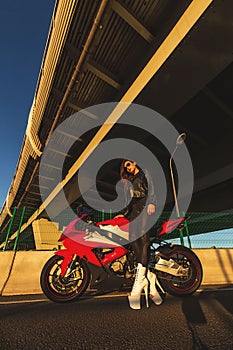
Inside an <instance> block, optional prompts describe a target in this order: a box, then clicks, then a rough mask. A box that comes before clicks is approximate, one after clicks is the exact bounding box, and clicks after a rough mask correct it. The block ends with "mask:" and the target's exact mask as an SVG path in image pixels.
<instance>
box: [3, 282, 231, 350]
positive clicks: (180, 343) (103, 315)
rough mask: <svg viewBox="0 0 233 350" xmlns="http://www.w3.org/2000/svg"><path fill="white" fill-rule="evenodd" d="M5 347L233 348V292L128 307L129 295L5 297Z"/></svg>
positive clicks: (205, 293)
mask: <svg viewBox="0 0 233 350" xmlns="http://www.w3.org/2000/svg"><path fill="white" fill-rule="evenodd" d="M0 310H1V311H0V349H1V350H7V349H16V350H21V349H24V350H27V349H30V350H32V349H43V350H48V349H59V350H70V349H75V350H79V349H85V350H89V349H93V350H95V349H98V350H114V349H118V350H121V349H124V350H137V349H140V350H142V349H145V350H146V349H149V350H150V349H153V350H156V349H159V350H170V349H172V350H173V349H174V350H175V349H179V350H182V349H184V350H197V349H198V350H199V349H215V350H220V349H221V350H232V349H233V289H232V288H229V289H221V288H219V289H210V290H204V291H202V292H197V293H195V295H193V296H190V297H186V298H177V297H172V296H169V295H168V296H167V297H166V300H165V302H164V303H163V304H162V305H161V306H155V305H154V304H152V305H150V308H149V309H147V308H146V307H145V305H143V307H142V309H141V310H131V309H130V308H129V307H128V302H127V298H126V295H125V294H124V293H121V294H119V293H118V294H116V293H112V294H105V295H102V296H98V297H93V296H92V297H88V298H83V299H82V300H79V301H77V302H75V303H72V304H65V305H61V304H56V303H53V302H51V301H48V300H47V299H46V298H45V297H44V296H43V295H40V296H24V297H22V296H20V297H0Z"/></svg>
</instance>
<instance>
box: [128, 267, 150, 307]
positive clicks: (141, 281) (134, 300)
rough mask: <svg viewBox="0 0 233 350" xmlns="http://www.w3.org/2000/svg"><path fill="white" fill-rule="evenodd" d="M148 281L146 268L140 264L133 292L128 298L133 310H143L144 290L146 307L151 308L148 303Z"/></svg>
mask: <svg viewBox="0 0 233 350" xmlns="http://www.w3.org/2000/svg"><path fill="white" fill-rule="evenodd" d="M148 284H149V283H148V280H147V278H146V267H144V266H142V264H140V263H139V264H138V266H137V272H136V277H135V281H134V284H133V288H132V291H131V293H130V295H129V296H128V300H129V306H130V307H131V308H132V309H137V310H138V309H141V294H142V291H143V290H144V292H145V297H146V306H147V307H149V303H148Z"/></svg>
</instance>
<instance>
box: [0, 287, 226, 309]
mask: <svg viewBox="0 0 233 350" xmlns="http://www.w3.org/2000/svg"><path fill="white" fill-rule="evenodd" d="M226 291H233V288H231V287H230V288H229V287H224V288H221V289H219V288H213V289H211V288H208V289H207V288H200V289H198V290H197V291H196V292H195V293H203V292H210V293H211V292H226ZM127 295H128V293H120V294H119V293H118V294H105V295H89V296H88V295H86V296H84V297H82V298H81V299H80V300H86V299H104V298H115V297H116V298H119V297H126V296H127ZM194 295H195V294H194ZM41 302H50V300H49V299H29V300H27V299H26V300H14V301H0V305H10V304H24V303H41Z"/></svg>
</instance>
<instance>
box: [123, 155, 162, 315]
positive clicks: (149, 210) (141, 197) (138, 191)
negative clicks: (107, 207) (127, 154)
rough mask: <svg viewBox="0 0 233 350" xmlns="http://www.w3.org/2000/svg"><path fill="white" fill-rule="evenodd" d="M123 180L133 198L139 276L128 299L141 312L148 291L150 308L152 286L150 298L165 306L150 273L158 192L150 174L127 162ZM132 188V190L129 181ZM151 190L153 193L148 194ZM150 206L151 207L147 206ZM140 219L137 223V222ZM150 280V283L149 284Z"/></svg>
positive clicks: (130, 209) (131, 214)
mask: <svg viewBox="0 0 233 350" xmlns="http://www.w3.org/2000/svg"><path fill="white" fill-rule="evenodd" d="M120 176H121V179H122V180H123V181H124V189H125V195H126V196H130V198H129V199H130V203H129V206H128V215H129V219H130V225H129V238H130V241H131V242H132V247H133V250H134V253H135V256H136V260H137V263H138V264H137V272H136V277H135V281H134V284H133V288H132V291H131V293H130V295H129V296H128V300H129V305H130V307H131V308H132V309H140V308H141V303H140V299H141V293H142V291H143V290H144V292H145V296H146V305H147V307H148V306H149V304H148V286H149V282H150V298H151V299H152V300H153V302H154V303H155V304H156V305H160V304H161V303H162V301H163V300H162V298H161V297H160V295H159V293H158V291H157V289H156V287H155V283H156V275H155V274H154V273H153V272H151V271H149V270H148V272H147V264H148V258H149V253H150V252H149V246H150V228H151V227H152V225H153V216H154V213H155V203H156V198H155V192H154V187H153V183H152V181H151V178H150V176H149V174H148V173H147V172H146V171H144V172H143V171H142V169H141V168H140V167H139V166H138V165H137V164H136V163H135V162H133V161H131V160H124V161H123V162H122V163H121V166H120ZM126 180H128V181H130V182H131V184H132V186H129V184H128V181H126ZM148 189H149V191H148ZM146 202H147V203H148V204H146ZM135 219H136V220H135ZM148 280H149V282H148Z"/></svg>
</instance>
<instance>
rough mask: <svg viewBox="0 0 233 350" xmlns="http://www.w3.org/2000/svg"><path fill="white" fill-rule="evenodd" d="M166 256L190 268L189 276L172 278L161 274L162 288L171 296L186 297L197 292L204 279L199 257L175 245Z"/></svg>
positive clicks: (159, 275) (187, 249)
mask: <svg viewBox="0 0 233 350" xmlns="http://www.w3.org/2000/svg"><path fill="white" fill-rule="evenodd" d="M166 256H167V257H168V258H171V259H173V260H175V261H176V262H177V263H178V264H180V265H182V266H183V267H184V268H188V275H187V276H182V277H179V276H172V275H170V274H168V273H165V272H159V273H158V277H159V280H160V283H161V285H162V287H163V288H164V289H165V291H167V292H168V293H169V294H171V295H176V296H184V295H190V294H193V293H194V292H196V290H197V289H198V288H199V287H200V285H201V282H202V277H203V271H202V265H201V262H200V260H199V258H198V257H197V255H196V254H195V253H194V252H193V251H192V250H190V249H189V248H186V247H184V246H182V245H174V246H173V247H172V248H171V250H170V252H166Z"/></svg>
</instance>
